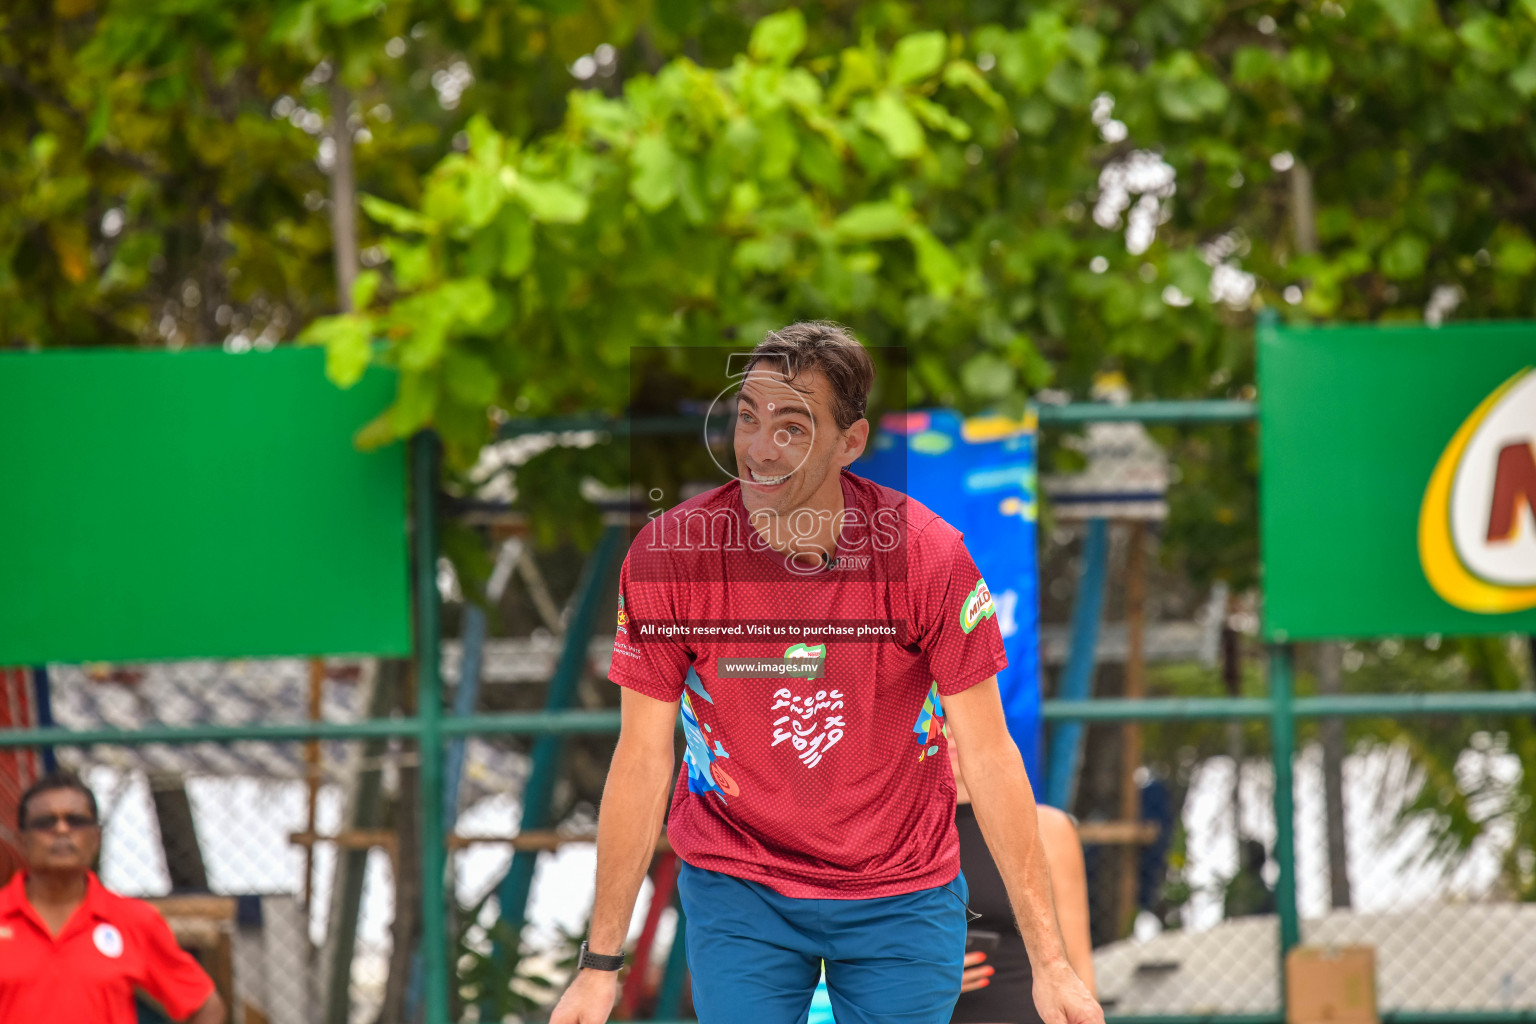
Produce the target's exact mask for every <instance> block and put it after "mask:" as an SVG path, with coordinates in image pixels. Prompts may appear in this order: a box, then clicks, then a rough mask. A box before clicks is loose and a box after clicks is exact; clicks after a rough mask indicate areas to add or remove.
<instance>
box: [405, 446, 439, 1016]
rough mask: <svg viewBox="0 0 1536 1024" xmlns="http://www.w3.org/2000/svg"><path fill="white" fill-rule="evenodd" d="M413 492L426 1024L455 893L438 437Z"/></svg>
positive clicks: (426, 449) (419, 464)
mask: <svg viewBox="0 0 1536 1024" xmlns="http://www.w3.org/2000/svg"><path fill="white" fill-rule="evenodd" d="M411 446H412V454H413V459H412V472H411V490H412V495H413V498H414V501H413V504H414V506H415V509H414V510H415V526H416V624H417V636H416V682H417V690H416V694H417V701H416V714H417V718H418V720H419V721H420V722H421V733H420V737H421V738H420V740H419V741H418V745H417V756H418V758H419V759H420V763H421V767H420V769H419V771H418V772H417V780H418V784H419V786H420V788H421V797H420V799H421V822H420V824H421V967H422V971H421V974H422V981H423V986H422V987H423V991H422V1002H423V1005H424V1009H425V1015H424V1016H425V1020H426V1024H447V1022H448V918H447V914H448V907H447V899H448V893H447V892H446V891H445V888H444V884H443V875H444V867H445V865H446V859H447V845H448V844H447V839H446V838H445V837H444V835H443V734H442V731H441V728H440V725H441V719H442V714H443V695H442V680H441V678H440V674H441V666H442V663H441V660H440V657H441V655H440V653H439V650H438V646H439V643H440V641H441V635H440V634H441V629H440V626H439V622H438V596H437V459H438V447H437V438H436V437H435V436H434V435H432V434H431V433H425V432H424V433H421V434H418V435H416V437H415V439H414V440H413V441H412V443H411Z"/></svg>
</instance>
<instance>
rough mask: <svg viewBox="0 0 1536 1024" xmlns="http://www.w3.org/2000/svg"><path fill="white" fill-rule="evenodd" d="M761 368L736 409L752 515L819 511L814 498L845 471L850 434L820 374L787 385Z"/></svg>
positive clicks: (739, 455)
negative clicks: (840, 457) (841, 469)
mask: <svg viewBox="0 0 1536 1024" xmlns="http://www.w3.org/2000/svg"><path fill="white" fill-rule="evenodd" d="M769 365H770V364H769V363H768V362H765V363H763V364H759V365H758V366H757V367H755V368H753V370H752V371H751V372H750V373H749V374H747V379H746V382H745V383H744V384H743V385H742V387H741V394H740V395H739V396H738V398H737V409H736V434H735V450H736V470H737V473H738V474H739V476H740V478H741V498H742V502H743V503H744V504H745V505H746V507H747V511H748V512H749V513H752V512H760V511H766V512H773V513H776V514H778V515H780V516H786V515H789V514H791V513H793V512H794V511H795V510H796V509H797V508H804V507H814V506H813V505H812V497H813V496H814V495H815V494H816V492H817V491H818V490H819V489H820V488H821V487H822V485H823V484H825V483H826V481H827V477H828V474H835V473H836V471H837V470H838V468H839V465H840V463H839V460H838V458H837V456H838V453H839V451H840V450H841V448H842V447H843V445H842V440H843V435H844V433H845V431H843V430H840V429H839V428H838V426H837V420H836V419H835V417H834V416H833V414H832V401H831V399H832V395H831V386H830V385H829V384H828V383H827V379H826V377H825V376H823V375H822V373H821V371H820V370H817V369H814V368H812V369H807V370H804V371H803V372H801V373H799V374H798V375H796V376H795V377H794V378H793V379H792V380H786V379H785V378H784V374H783V373H782V372H779V371H777V370H773V369H770V368H769Z"/></svg>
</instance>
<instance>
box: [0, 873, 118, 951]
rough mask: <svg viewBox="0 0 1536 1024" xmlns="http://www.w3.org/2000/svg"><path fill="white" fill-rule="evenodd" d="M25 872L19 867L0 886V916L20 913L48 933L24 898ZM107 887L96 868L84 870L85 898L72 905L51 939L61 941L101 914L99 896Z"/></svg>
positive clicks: (25, 890) (25, 889)
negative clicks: (4, 883)
mask: <svg viewBox="0 0 1536 1024" xmlns="http://www.w3.org/2000/svg"><path fill="white" fill-rule="evenodd" d="M26 886H27V873H26V872H25V871H18V872H16V875H15V877H14V878H12V879H11V880H10V881H9V882H7V883H6V885H5V887H4V888H0V918H4V917H23V918H26V919H27V920H29V921H31V922H32V923H33V924H34V925H35V926H36V927H37V928H38V930H39V931H41V932H42V934H43V935H48V934H49V933H48V928H47V926H46V925H44V924H43V919H42V918H41V917H39V916H38V914H37V910H36V909H35V908H34V907H33V906H32V904H31V903H29V902H27V888H26ZM106 891H107V890H106V888H105V887H104V886H103V885H102V884H101V880H100V879H98V878H97V877H96V872H94V871H87V872H86V873H85V899H84V900H82V901H81V903H80V906H78V907H76V908H75V912H74V914H72V915H71V916H70V919H69V922H68V923H67V924H65V925H64V930H63V931H61V932H59V934H57V935H53V936H50V937H51V938H52V940H53V941H54V942H63V941H64V940H65V939H67V938H69V937H70V936H71V935H73V934H74V933H76V932H78V931H79V930H80V928H81V926H83V925H87V924H89V923H90V922H92V921H94V920H96V919H98V918H101V917H102V900H103V898H104V896H105V895H106Z"/></svg>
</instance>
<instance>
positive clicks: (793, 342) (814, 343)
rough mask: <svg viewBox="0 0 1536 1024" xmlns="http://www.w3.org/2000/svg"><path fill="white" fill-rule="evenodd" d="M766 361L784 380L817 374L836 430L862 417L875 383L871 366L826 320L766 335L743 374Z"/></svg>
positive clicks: (849, 337)
mask: <svg viewBox="0 0 1536 1024" xmlns="http://www.w3.org/2000/svg"><path fill="white" fill-rule="evenodd" d="M767 357H773V358H772V363H773V364H775V365H783V366H784V368H785V373H786V374H787V379H788V380H794V379H795V378H796V377H798V376H800V374H802V373H804V372H805V371H806V370H808V369H817V370H820V371H821V373H822V375H823V376H824V377H826V378H827V383H828V384H830V385H831V387H832V415H833V418H834V419H836V420H837V428H838V429H839V430H847V429H848V428H849V427H851V426H853V424H854V423H855V422H857V421H858V420H860V419H862V418H863V417H864V410H865V407H866V406H867V405H868V403H869V389H870V388H871V387H873V386H874V383H875V364H874V361H873V360H871V359H870V358H869V353H868V352H866V351H864V346H863V345H861V344H860V343H859V339H857V338H855V337H854V336H853V332H852V331H850V330H848V328H846V327H844V326H842V325H841V324H834V323H831V322H829V321H826V320H805V321H802V322H800V323H797V324H790V325H789V326H788V327H781V328H779V329H778V330H777V331H769V332H768V333H767V334H766V335H764V337H763V340H762V341H760V342H759V343H758V345H757V347H756V348H754V349H753V350H752V357H751V358H750V359H749V360H748V361H747V371H748V372H749V373H750V372H751V370H752V368H753V367H754V366H756V365H757V364H758V363H759V362H761V361H762V360H763V359H764V358H767ZM781 360H782V364H781Z"/></svg>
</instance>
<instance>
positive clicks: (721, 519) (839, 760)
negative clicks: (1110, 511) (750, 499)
mask: <svg viewBox="0 0 1536 1024" xmlns="http://www.w3.org/2000/svg"><path fill="white" fill-rule="evenodd" d="M841 478H842V487H843V500H844V504H845V507H846V511H845V513H844V518H843V527H842V533H841V536H840V539H839V542H838V548H837V551H836V552H835V557H834V559H833V561H832V562H831V564H830V566H825V565H823V563H822V560H821V559H820V558H817V559H814V560H810V559H804V560H801V562H799V563H797V564H794V565H792V564H790V563H789V562H788V561H787V560H786V559H785V558H784V557H783V556H781V555H779V554H777V553H776V552H775V551H773V550H772V549H771V548H769V547H767V545H766V544H765V543H764V542H763V541H762V539H761V538H760V537H759V536H758V534H757V532H756V531H755V530H754V529H753V528H752V526H751V524H750V523H749V521H748V518H747V513H746V509H745V507H744V506H743V505H742V501H741V490H740V485H739V484H737V483H734V482H733V483H730V484H727V485H726V486H724V487H720V488H717V489H715V490H713V491H709V492H707V493H705V494H702V495H699V496H698V497H696V498H694V499H692V500H690V501H687V502H684V503H683V504H681V505H679V506H678V507H677V508H675V509H672V510H670V511H669V512H667V513H665V514H664V515H662V516H660V517H658V518H657V519H655V520H653V521H652V522H651V523H649V524H647V526H646V527H645V528H644V529H642V530H641V531H640V533H639V535H638V536H637V537H636V538H635V541H634V543H633V544H632V545H631V547H630V550H629V555H628V556H627V557H626V558H625V560H624V569H623V572H622V574H621V576H620V596H619V616H618V625H619V628H618V634H617V636H616V638H615V642H614V656H613V667H612V669H611V670H610V673H609V674H610V675H611V677H612V678H613V681H614V682H616V683H618V684H619V685H621V686H625V687H628V688H630V689H632V690H635V691H637V692H639V693H643V694H646V695H647V696H650V697H654V698H655V699H657V700H663V701H675V700H678V699H679V698H681V700H682V716H683V725H684V731H685V734H686V737H687V741H688V752H687V754H686V755H685V758H684V762H685V763H684V764H683V766H682V769H681V771H680V772H679V773H678V780H677V788H676V791H675V793H674V796H673V800H672V811H671V815H670V818H669V820H668V826H667V828H668V836H669V838H670V840H671V843H672V846H673V848H674V849H675V850H677V852H678V854H679V855H680V856H681V857H682V858H683V859H684V860H685V861H687V862H688V863H689V864H692V865H694V866H695V867H699V868H705V869H708V870H711V871H719V872H723V873H725V874H728V875H733V876H735V877H738V878H745V879H748V880H751V881H755V882H760V883H762V884H764V885H767V886H769V887H770V888H772V889H774V890H775V891H777V892H779V893H782V894H783V895H786V896H791V897H797V898H820V899H855V898H870V897H876V896H895V895H900V894H903V893H909V892H916V891H918V890H920V889H926V888H930V887H932V886H935V885H941V884H943V883H945V882H948V881H949V880H950V879H952V878H954V876H955V874H956V873H957V872H958V871H959V866H960V856H959V843H958V840H957V838H956V834H955V825H954V817H955V790H954V779H953V777H952V775H951V773H950V768H949V759H948V757H947V755H946V751H945V744H946V742H947V741H946V739H945V735H944V725H943V713H944V712H943V705H942V702H941V699H940V698H941V697H943V696H948V695H950V694H954V693H958V692H959V691H961V690H964V689H966V688H967V687H969V686H972V685H974V684H975V683H978V682H980V681H982V680H984V679H987V678H989V677H991V676H993V675H995V674H996V673H997V672H998V670H999V669H1002V668H1003V667H1005V666H1006V665H1007V658H1006V656H1005V655H1004V653H1003V640H1002V634H1001V633H1000V632H999V630H998V626H997V620H996V617H995V614H994V608H993V604H992V598H991V594H990V593H989V591H988V590H987V587H986V584H985V583H984V582H983V581H982V579H981V574H980V573H979V572H978V571H977V569H976V564H975V563H974V562H973V561H972V560H971V556H970V554H969V552H967V551H966V549H965V545H964V543H963V542H962V540H961V535H960V533H959V532H958V531H957V530H955V529H954V528H953V527H951V526H950V525H949V524H948V523H945V522H944V521H943V520H942V519H940V518H938V517H937V516H936V515H934V514H933V513H932V512H930V511H929V510H928V509H926V508H924V507H923V506H922V505H921V504H919V503H918V502H916V501H913V500H911V499H910V498H908V497H906V496H905V495H903V494H900V493H899V492H896V491H893V490H891V489H889V488H886V487H881V486H879V485H878V484H874V483H871V482H869V481H867V480H864V479H863V478H861V477H858V476H855V475H853V474H851V473H848V472H843V473H842V474H841ZM806 532H809V531H806ZM806 563H809V565H807V564H806ZM811 566H814V567H815V568H814V570H813V569H811ZM669 625H670V626H673V627H682V629H683V630H684V632H682V633H681V634H680V635H673V636H666V635H664V632H663V631H664V629H665V628H666V627H667V626H669ZM861 626H863V627H865V628H864V630H863V633H862V635H861V634H860V632H859V630H860V627H861ZM794 657H801V658H814V659H820V661H821V663H822V671H823V673H824V674H823V675H822V677H821V678H805V677H798V678H795V677H758V678H722V676H721V672H722V671H723V667H722V666H719V665H717V659H720V658H769V659H783V658H794ZM690 667H691V668H693V669H694V670H695V671H696V672H697V673H698V681H697V685H695V684H694V683H693V682H692V681H690V682H689V683H688V685H687V686H686V687H685V684H684V680H685V677H686V676H687V673H688V670H689V668H690Z"/></svg>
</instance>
